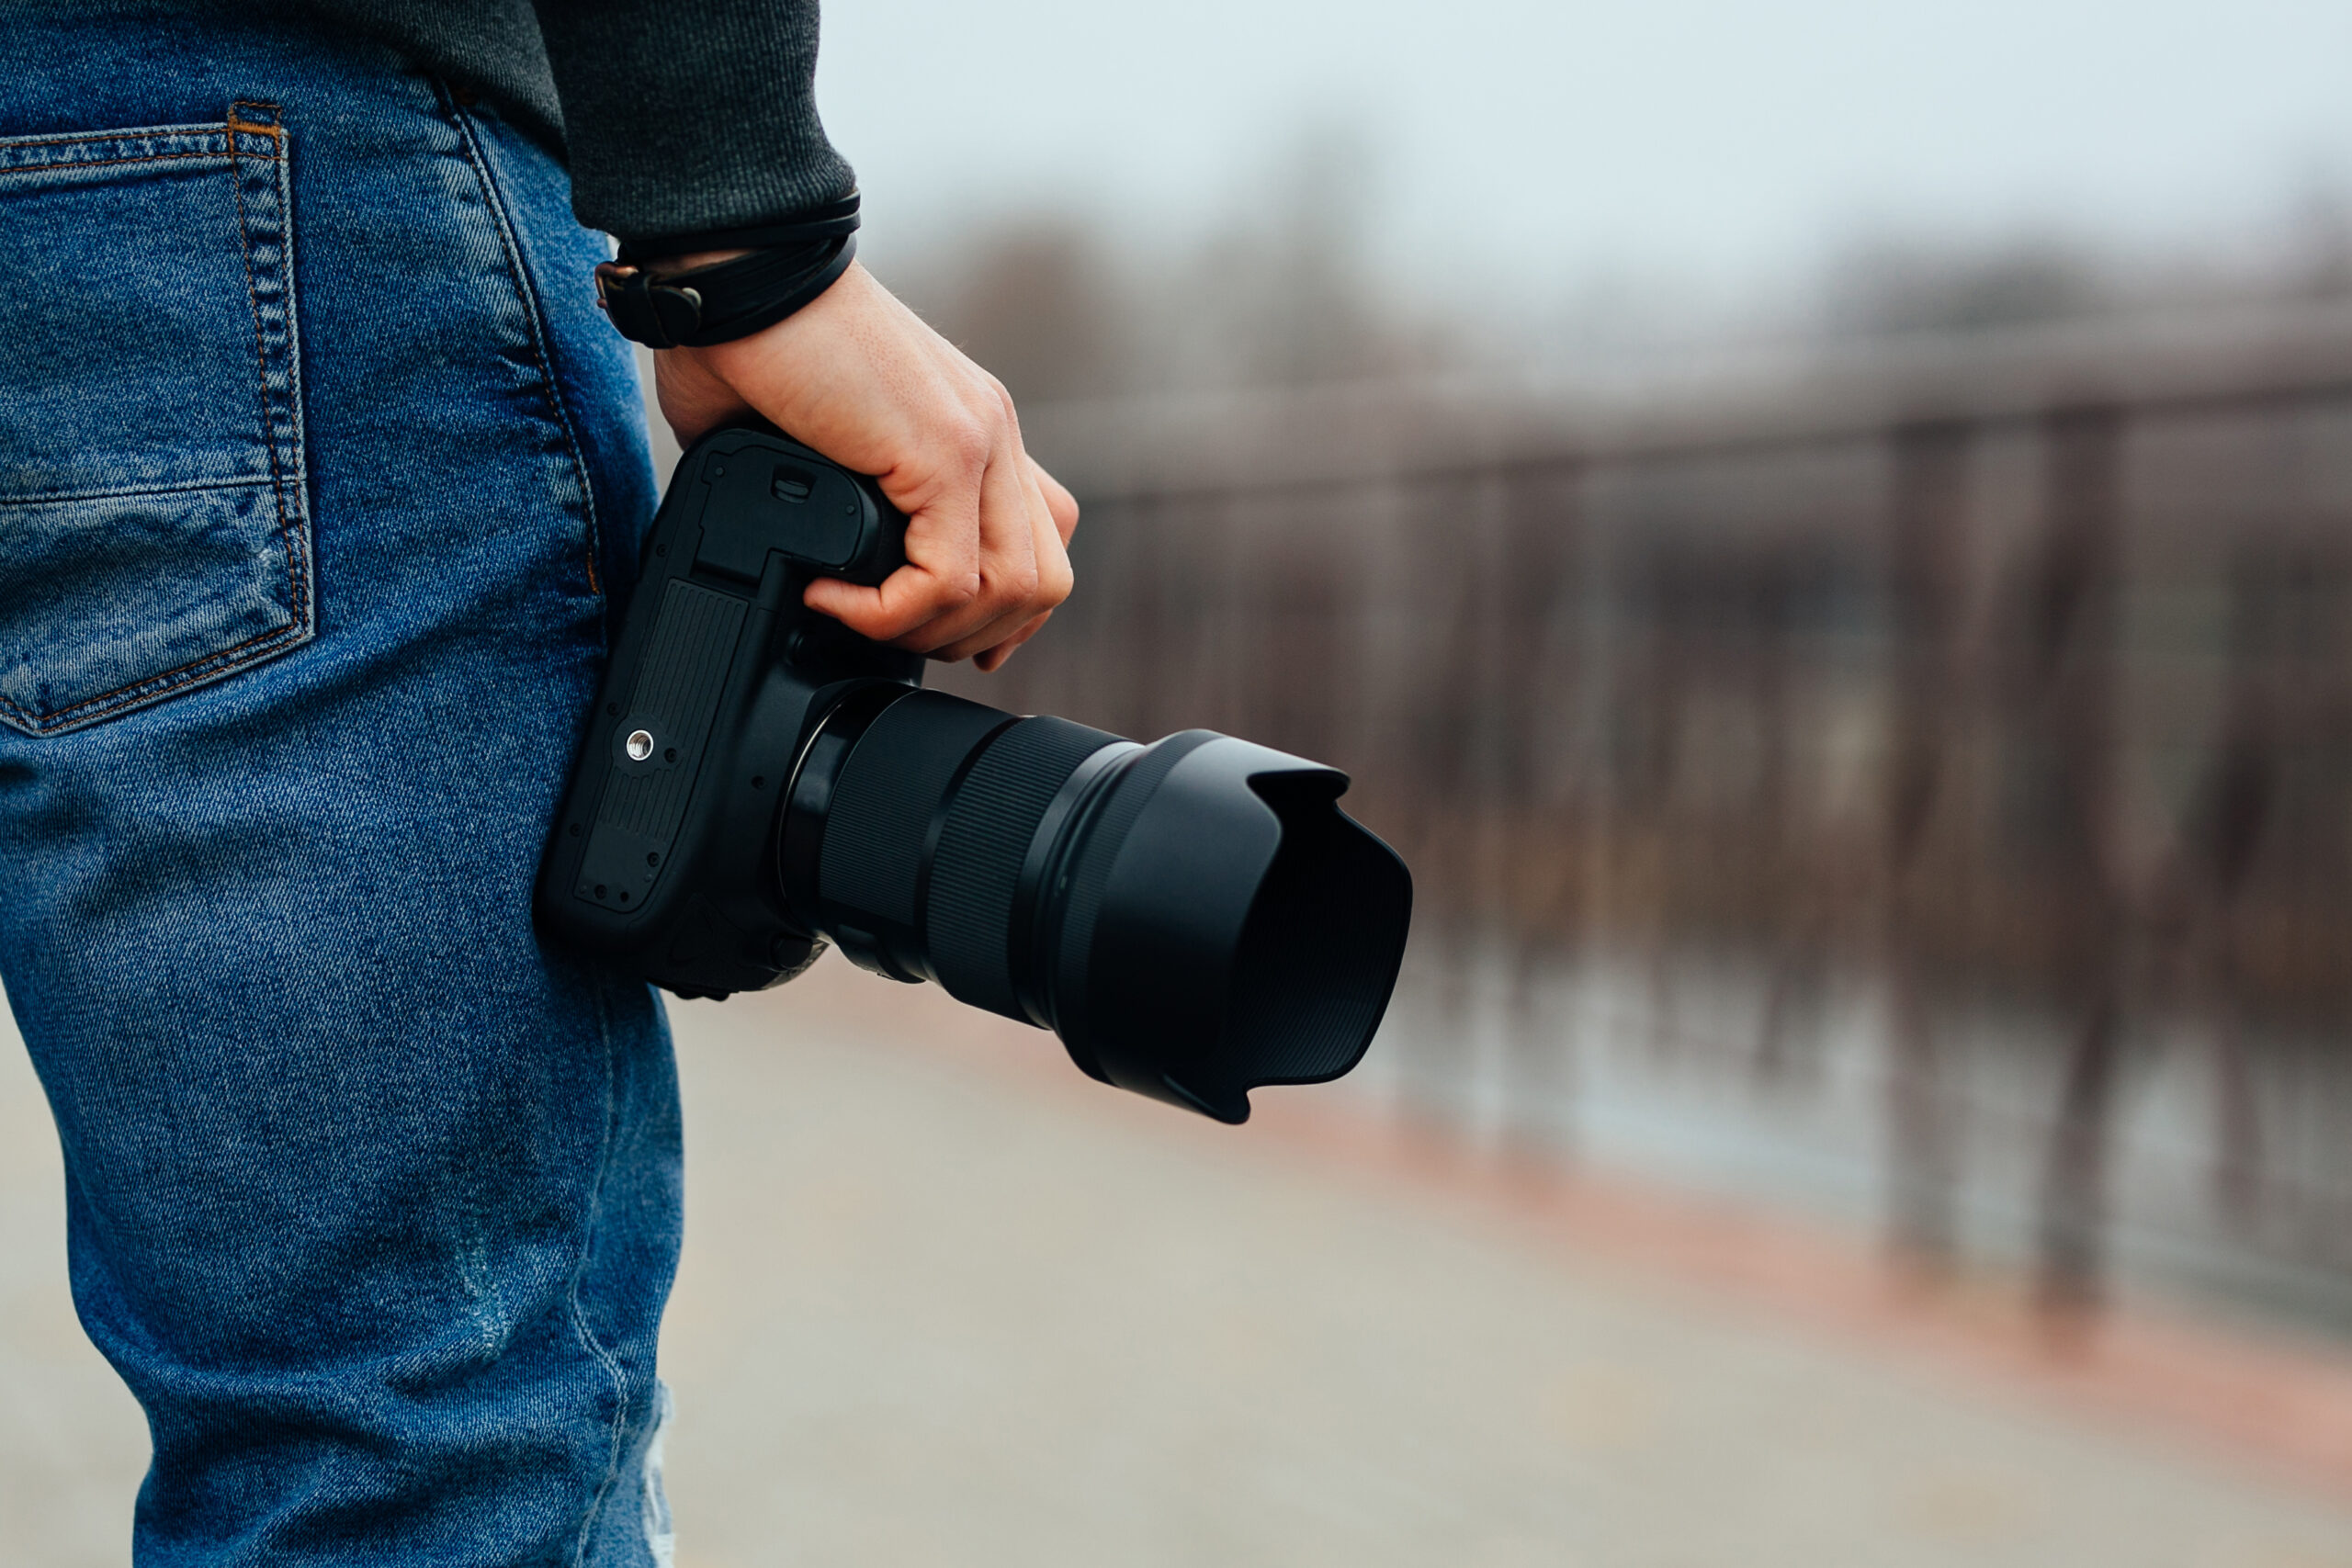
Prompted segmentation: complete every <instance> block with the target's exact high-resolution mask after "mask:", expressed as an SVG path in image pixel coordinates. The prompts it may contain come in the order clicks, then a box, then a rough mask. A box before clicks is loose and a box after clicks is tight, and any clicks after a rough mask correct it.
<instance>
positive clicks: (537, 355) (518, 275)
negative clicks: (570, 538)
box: [433, 80, 605, 597]
mask: <svg viewBox="0 0 2352 1568" xmlns="http://www.w3.org/2000/svg"><path fill="white" fill-rule="evenodd" d="M433 91H434V95H435V96H436V97H438V98H439V99H440V101H441V109H442V112H443V114H444V115H446V116H447V118H448V119H449V121H450V123H451V124H453V125H454V126H456V127H457V130H458V135H459V136H460V137H462V138H463V139H464V141H465V144H466V161H467V162H468V163H469V164H472V165H473V170H474V177H475V178H476V179H478V180H480V181H481V189H482V200H483V203H484V205H486V206H487V207H488V208H489V209H490V218H491V222H492V224H493V225H494V226H495V227H496V228H497V230H498V244H499V249H500V250H501V251H502V252H503V253H504V254H505V257H506V268H507V271H508V273H509V274H510V275H511V276H512V277H513V279H514V283H515V292H516V293H517V294H519V295H520V296H521V297H522V301H523V319H524V321H526V323H527V324H528V325H529V327H530V332H531V356H532V358H533V360H534V361H535V362H536V363H537V367H538V371H539V379H540V381H541V382H542V383H543V384H544V385H545V386H546V388H547V395H548V406H549V407H551V408H552V409H554V410H555V419H556V423H557V424H558V425H559V426H560V427H561V428H562V431H563V444H564V449H565V451H566V452H568V453H569V454H570V455H571V470H572V474H573V477H574V478H575V479H577V480H578V481H579V484H580V505H581V512H582V522H583V523H585V525H586V527H587V536H588V537H587V566H588V591H589V592H591V593H594V594H597V595H598V596H600V597H601V596H602V595H603V593H604V592H605V589H604V584H603V582H602V581H601V580H600V579H599V577H598V575H597V572H596V549H597V540H598V538H599V536H601V534H602V529H601V528H600V527H599V525H598V524H597V519H596V487H595V485H594V483H593V482H592V481H591V480H590V479H589V477H588V454H587V453H586V452H585V451H583V450H582V447H581V445H580V432H579V430H578V428H577V427H576V426H575V425H574V424H573V423H572V419H571V407H570V405H568V404H567V403H566V402H565V401H564V397H563V388H562V385H561V384H560V382H559V381H558V379H557V378H556V373H555V353H554V350H553V348H552V347H551V346H550V344H549V341H548V323H547V312H546V309H545V307H544V306H543V305H542V304H541V303H540V300H539V291H538V288H537V285H535V284H534V283H533V282H532V280H531V269H530V267H529V265H527V264H526V262H525V261H524V259H523V246H522V243H521V242H520V241H519V240H517V239H516V238H515V225H514V222H513V220H512V218H511V216H510V215H509V213H508V212H507V209H506V193H505V192H504V191H503V190H502V189H500V188H499V184H498V178H497V176H496V175H495V174H494V173H492V169H491V166H490V156H489V154H488V153H487V152H484V151H483V149H482V145H481V137H480V135H479V134H478V133H477V131H476V130H475V129H474V122H473V119H472V117H471V116H469V115H468V114H467V113H465V111H464V110H463V109H461V108H460V107H458V103H457V101H456V100H455V99H454V98H453V97H451V96H450V94H449V90H448V88H447V86H445V85H443V84H442V83H440V82H439V81H437V80H436V81H435V83H434V84H433Z"/></svg>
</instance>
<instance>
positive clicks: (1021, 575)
mask: <svg viewBox="0 0 2352 1568" xmlns="http://www.w3.org/2000/svg"><path fill="white" fill-rule="evenodd" d="M999 452H1000V456H999V457H998V459H997V460H995V461H992V462H990V463H989V464H988V465H987V467H986V468H985V469H984V470H983V472H982V473H981V476H980V481H979V484H978V495H977V497H975V498H974V499H975V500H976V502H977V506H976V507H974V506H968V505H957V504H956V503H955V502H952V501H948V500H944V499H943V501H942V502H939V503H937V504H935V505H933V506H932V507H927V508H923V509H922V510H919V511H918V512H917V513H915V514H914V515H913V516H911V517H910V520H909V524H908V528H907V565H906V566H905V567H903V568H901V569H900V570H898V571H897V572H894V573H892V574H891V576H890V578H889V579H888V581H885V582H884V583H883V584H882V585H881V586H880V587H879V588H857V587H854V586H852V585H850V584H848V583H843V582H835V581H817V582H812V583H811V584H809V590H808V593H807V596H806V603H807V604H809V607H810V608H811V609H815V610H819V611H821V612H823V613H824V614H826V615H832V616H834V617H836V618H837V619H839V620H841V621H842V623H843V624H844V625H846V626H850V627H851V628H852V629H853V630H854V631H856V632H858V633H859V634H860V635H861V636H865V637H873V638H874V639H875V640H876V641H880V642H889V643H894V644H896V645H897V646H898V647H900V648H904V649H910V650H912V651H914V652H918V653H927V654H930V655H931V656H933V658H936V659H942V660H959V659H967V658H970V657H972V656H974V655H975V654H978V653H981V652H983V651H987V650H990V649H998V648H1000V647H1001V648H1002V649H1004V651H1006V652H1008V653H1009V652H1010V651H1011V650H1012V648H1013V647H1015V646H1017V645H1018V644H1019V643H1020V642H1021V641H1023V640H1025V638H1026V637H1027V636H1029V635H1034V632H1033V631H1032V629H1031V628H1032V627H1033V626H1034V625H1037V624H1042V622H1043V618H1044V616H1045V615H1046V614H1047V613H1049V612H1050V611H1051V610H1052V609H1053V608H1054V606H1056V605H1057V604H1060V603H1061V602H1062V601H1063V600H1065V599H1067V598H1068V597H1069V592H1070V587H1071V582H1072V579H1071V575H1070V567H1069V552H1068V551H1067V550H1066V549H1065V548H1064V547H1063V539H1064V537H1065V534H1064V529H1065V528H1066V527H1074V526H1075V525H1076V520H1077V517H1076V514H1077V503H1076V502H1072V501H1071V500H1070V499H1069V492H1068V491H1064V490H1062V489H1061V487H1060V486H1059V485H1057V484H1053V483H1052V480H1051V479H1050V478H1049V477H1046V476H1044V474H1043V470H1041V469H1039V468H1037V467H1036V465H1035V464H1034V463H1033V462H1031V461H1030V459H1029V457H1028V456H1027V454H1025V453H1023V452H1022V451H1021V450H1020V449H1019V447H1018V446H1016V445H1013V444H1012V443H1009V442H1008V443H1006V444H1004V446H1000V448H999ZM1041 479H1043V482H1042V483H1041V482H1040V481H1041ZM1046 485H1052V492H1051V494H1050V495H1049V492H1048V491H1047V490H1046ZM1055 498H1058V502H1059V504H1058V505H1057V502H1056V499H1055ZM975 512H976V513H977V517H975V516H974V513H975ZM1001 662H1002V660H1001V658H1000V659H999V660H996V661H995V663H1001ZM988 667H989V668H994V663H991V664H990V665H989V666H988Z"/></svg>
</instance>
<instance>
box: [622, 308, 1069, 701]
mask: <svg viewBox="0 0 2352 1568" xmlns="http://www.w3.org/2000/svg"><path fill="white" fill-rule="evenodd" d="M657 364H658V368H659V373H660V377H661V382H662V386H661V390H662V408H663V412H665V413H667V414H668V415H669V416H670V418H671V420H672V423H673V425H675V426H676V427H677V428H678V431H679V434H680V437H681V439H689V438H691V435H692V434H699V433H700V431H701V430H704V429H707V428H711V427H714V426H716V425H718V424H720V423H724V422H725V421H726V420H728V419H730V418H739V417H741V413H742V412H743V411H745V410H746V409H756V410H757V411H758V412H760V413H761V414H762V415H763V416H764V417H765V418H766V419H767V420H768V421H769V422H771V423H774V424H775V426H776V427H777V428H778V429H781V430H783V431H785V432H786V434H790V435H791V436H793V437H794V438H795V439H797V440H799V441H803V442H806V443H807V444H808V445H809V446H812V447H814V448H815V449H816V450H817V451H819V452H821V453H823V454H824V455H825V456H826V457H831V459H833V460H834V461H835V462H838V463H841V464H842V465H843V466H844V467H846V468H853V469H854V470H856V471H857V472H859V473H864V474H872V475H874V476H876V479H877V480H878V481H879V483H880V485H881V489H882V491H883V493H884V494H885V495H887V496H888V497H889V498H890V501H891V502H892V503H893V504H894V505H896V506H897V507H898V508H899V510H900V511H901V512H904V513H906V514H907V518H908V527H907V564H906V565H905V567H903V568H901V569H900V570H899V571H897V572H894V573H893V574H892V575H891V576H890V578H889V579H888V581H885V582H883V583H882V584H881V585H880V586H878V587H858V586H855V585H853V584H850V583H845V582H839V581H818V582H814V583H812V584H810V585H809V589H808V591H807V595H806V602H807V604H809V607H810V608H812V609H815V610H818V611H820V612H821V613H823V614H826V615H832V616H834V617H836V618H837V619H839V620H841V621H842V623H843V624H845V625H847V626H849V627H850V628H851V629H853V630H854V631H856V632H858V633H859V634H860V635H862V636H865V637H871V638H874V639H876V641H882V642H889V643H894V644H896V645H897V646H899V647H900V648H904V649H912V650H915V651H918V652H922V653H928V654H931V655H933V657H935V658H940V659H963V658H969V657H972V656H974V655H977V654H982V653H991V654H994V655H995V656H996V657H995V662H1001V660H1002V654H1003V653H1004V652H1009V651H1010V650H1011V649H1012V648H1013V647H1016V646H1018V644H1019V643H1020V641H1021V640H1022V639H1023V638H1024V637H1028V636H1030V635H1033V634H1034V631H1035V626H1037V625H1040V624H1042V621H1043V617H1044V616H1045V615H1046V614H1047V613H1049V612H1050V611H1051V610H1052V609H1053V608H1054V606H1055V605H1057V604H1060V603H1061V602H1062V600H1063V599H1064V598H1065V597H1067V596H1068V594H1069V590H1070V572H1069V551H1068V549H1067V545H1068V543H1069V537H1070V533H1071V530H1072V529H1074V528H1076V527H1077V525H1078V503H1077V502H1075V501H1074V500H1073V499H1071V496H1070V494H1069V491H1067V490H1065V489H1064V488H1063V487H1062V486H1061V485H1060V484H1059V483H1058V482H1057V481H1056V480H1055V479H1054V478H1053V476H1052V475H1050V474H1048V473H1046V471H1045V469H1043V468H1040V467H1038V466H1037V464H1036V463H1035V462H1034V461H1033V460H1031V458H1030V457H1029V455H1028V454H1027V452H1026V451H1024V450H1023V446H1022V441H1021V426H1020V423H1019V419H1018V416H1017V415H1016V414H1015V412H1014V410H1013V406H1012V399H1011V398H1010V397H1008V396H1007V395H1006V393H1005V390H1004V388H1003V387H1002V386H1001V384H1000V383H999V382H998V381H997V380H996V379H995V378H993V377H991V376H989V374H988V373H987V372H986V371H984V370H982V369H981V368H980V367H978V366H977V365H974V364H973V363H972V362H971V361H970V360H969V359H968V358H967V357H965V355H963V354H962V353H961V352H960V351H959V350H958V349H956V346H955V345H954V344H950V343H949V342H947V340H946V339H944V338H943V337H941V336H940V335H939V334H938V333H934V332H933V331H932V330H931V329H930V328H929V327H926V326H925V325H923V323H922V321H920V320H919V319H917V318H916V316H915V315H914V314H913V312H911V311H910V310H907V308H906V307H905V306H904V305H902V304H900V303H899V301H898V300H897V299H894V298H892V297H891V295H890V293H889V291H888V290H887V289H885V288H882V287H881V285H880V284H878V283H877V282H876V281H875V279H874V278H873V277H872V276H870V275H869V274H867V273H866V272H865V270H864V269H863V268H862V267H858V266H855V265H853V266H852V267H850V269H849V270H848V271H847V272H844V273H843V274H842V276H841V277H840V279H839V280H837V281H836V282H835V283H834V285H833V286H832V287H831V288H829V289H827V290H826V291H825V293H824V294H822V295H820V297H819V298H818V299H816V300H814V301H812V302H811V303H810V304H809V306H807V307H806V308H804V309H803V310H799V311H797V312H796V313H795V314H793V315H791V316H788V317H786V319H785V320H783V321H779V322H777V323H775V325H774V326H772V327H769V328H767V329H765V330H764V331H763V332H760V333H753V334H752V335H751V336H749V337H745V338H741V339H738V340H735V341H733V342H730V343H725V344H712V345H710V346H708V347H707V348H676V349H667V350H663V351H662V354H661V355H659V356H658V359H657Z"/></svg>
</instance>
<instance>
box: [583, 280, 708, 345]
mask: <svg viewBox="0 0 2352 1568" xmlns="http://www.w3.org/2000/svg"><path fill="white" fill-rule="evenodd" d="M596 303H597V304H598V305H600V306H602V307H603V308H604V311H605V314H606V315H607V316H610V317H611V318H612V321H613V325H614V326H615V327H616V329H618V330H619V332H620V334H621V335H622V336H623V337H625V338H628V339H630V340H631V341H633V342H636V343H641V344H645V345H646V346H647V347H649V348H675V347H677V346H678V345H679V344H683V343H684V342H686V341H687V340H688V339H690V338H692V337H693V336H694V335H695V333H698V332H700V331H701V330H702V295H701V293H700V291H698V290H696V289H694V288H681V287H679V286H677V285H675V284H671V283H663V282H662V281H660V280H659V279H657V278H655V277H654V276H652V275H651V274H650V273H648V272H647V271H646V270H645V269H644V268H642V267H636V266H629V265H625V264H623V263H620V262H604V263H601V264H599V265H598V266H597V268H596Z"/></svg>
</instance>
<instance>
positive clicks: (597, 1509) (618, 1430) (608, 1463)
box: [570, 976, 629, 1568]
mask: <svg viewBox="0 0 2352 1568" xmlns="http://www.w3.org/2000/svg"><path fill="white" fill-rule="evenodd" d="M593 988H594V993H595V998H596V1038H597V1042H598V1043H599V1044H600V1045H602V1047H603V1048H604V1053H605V1117H604V1122H603V1131H602V1134H601V1135H600V1136H601V1141H600V1143H599V1144H598V1146H597V1151H596V1179H595V1184H594V1187H592V1188H591V1189H590V1191H589V1195H588V1216H587V1224H586V1225H585V1226H584V1227H583V1235H582V1238H581V1243H580V1260H579V1262H578V1263H576V1264H574V1265H573V1266H572V1270H571V1292H570V1295H571V1328H572V1333H573V1334H574V1336H576V1337H578V1339H579V1341H580V1344H581V1347H582V1348H583V1349H585V1350H586V1351H587V1352H588V1353H589V1355H591V1356H592V1357H594V1359H595V1360H596V1363H597V1365H599V1366H601V1367H603V1368H604V1369H605V1376H606V1377H609V1378H610V1379H612V1382H613V1395H614V1399H615V1401H616V1404H615V1408H614V1411H613V1429H612V1437H611V1439H610V1441H609V1443H608V1445H607V1448H606V1452H605V1475H604V1479H603V1480H601V1481H599V1482H598V1483H596V1494H595V1495H594V1497H592V1498H591V1499H590V1500H589V1503H588V1514H587V1517H585V1518H583V1519H582V1520H581V1521H580V1540H579V1541H578V1543H577V1544H576V1545H575V1546H574V1547H573V1549H572V1553H571V1561H572V1565H573V1568H580V1564H582V1563H583V1562H586V1561H587V1560H588V1543H589V1540H591V1538H593V1537H594V1534H595V1530H596V1520H597V1518H598V1517H600V1516H601V1515H602V1514H603V1513H604V1511H605V1498H606V1497H607V1496H609V1495H611V1493H612V1490H613V1483H615V1482H616V1481H618V1480H619V1479H620V1473H621V1457H622V1449H623V1447H624V1446H625V1445H624V1442H623V1439H624V1438H626V1437H627V1436H628V1410H629V1397H628V1377H627V1376H626V1375H625V1374H624V1373H623V1372H622V1371H621V1365H620V1362H619V1360H618V1359H616V1357H615V1356H614V1355H613V1353H612V1352H611V1351H610V1350H609V1349H607V1348H605V1343H604V1342H603V1341H602V1340H600V1339H598V1338H597V1337H596V1333H595V1330H594V1329H593V1328H591V1327H589V1326H588V1314H586V1313H585V1312H584V1311H582V1308H581V1305H580V1280H581V1277H582V1275H584V1274H586V1273H587V1272H588V1259H589V1255H590V1254H591V1253H592V1252H594V1250H595V1246H596V1224H597V1221H598V1219H599V1218H600V1216H601V1215H602V1214H603V1213H604V1204H605V1176H606V1175H607V1174H608V1173H609V1172H610V1171H611V1169H612V1164H613V1121H614V1117H615V1115H616V1112H617V1106H616V1100H615V1096H614V1083H613V1079H614V1077H615V1072H614V1062H613V1025H612V1011H611V1009H609V1008H608V1007H606V1006H605V982H604V980H603V978H602V977H601V976H600V977H599V978H598V979H597V981H596V982H595V985H594V987H593Z"/></svg>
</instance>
